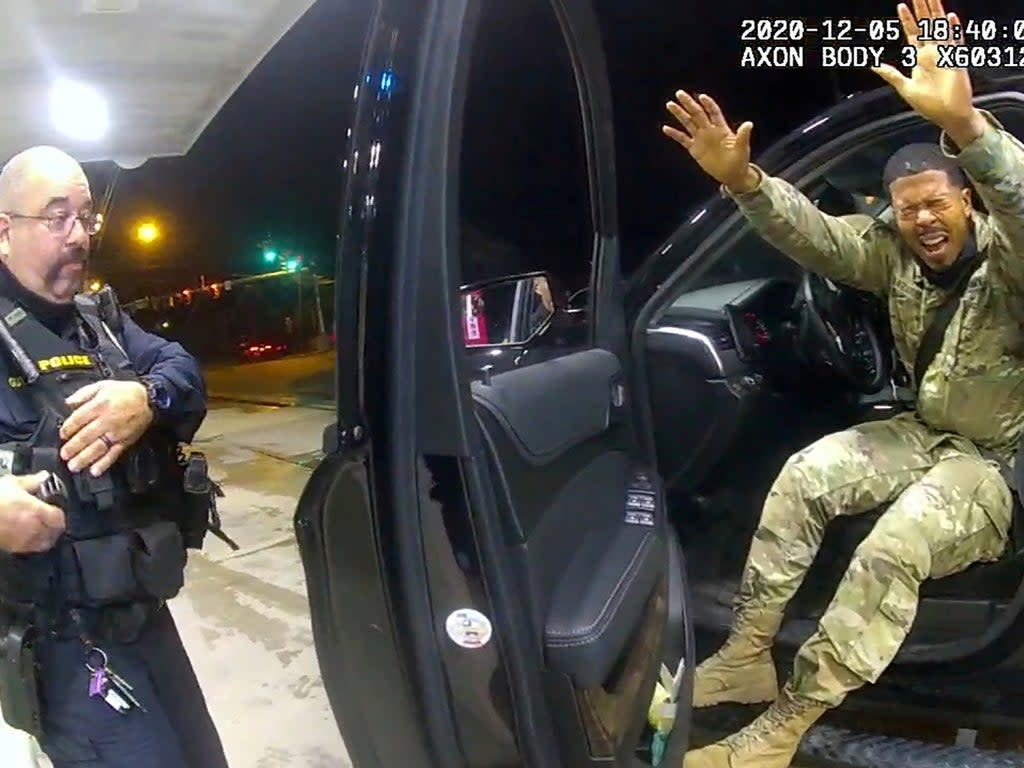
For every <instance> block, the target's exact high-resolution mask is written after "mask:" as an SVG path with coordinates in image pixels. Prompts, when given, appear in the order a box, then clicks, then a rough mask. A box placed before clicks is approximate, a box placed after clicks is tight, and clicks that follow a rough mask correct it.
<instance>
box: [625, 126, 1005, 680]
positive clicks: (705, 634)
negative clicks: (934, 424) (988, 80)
mask: <svg viewBox="0 0 1024 768" xmlns="http://www.w3.org/2000/svg"><path fill="white" fill-rule="evenodd" d="M1013 118H1014V115H1008V116H1004V117H1003V120H1004V124H1007V123H1011V124H1008V125H1007V127H1008V128H1009V129H1010V130H1013V129H1014V127H1015V126H1014V125H1013V124H1012V123H1013ZM1020 123H1021V116H1020V113H1017V115H1016V124H1017V127H1024V125H1020ZM936 139H937V136H936V135H934V132H931V131H924V132H921V131H917V132H914V133H909V132H901V133H896V134H891V135H888V136H886V137H884V138H880V139H879V138H876V139H873V140H872V141H871V143H870V144H868V145H867V146H864V147H860V148H857V150H856V151H855V152H854V153H853V154H852V155H849V156H847V157H846V158H845V159H841V160H840V161H838V162H837V163H833V164H832V165H831V167H827V168H825V169H824V170H823V172H820V173H819V174H818V175H817V178H813V179H810V180H807V181H806V183H802V184H799V185H798V186H800V187H801V189H802V190H803V191H804V192H805V194H808V196H809V197H811V198H812V199H813V200H814V201H815V202H816V203H817V204H818V206H819V208H820V209H821V210H823V211H824V212H826V213H829V214H832V215H853V216H871V217H875V218H880V219H882V220H885V219H886V218H887V215H888V201H887V200H886V193H885V190H883V189H882V188H881V181H880V180H881V171H882V167H883V165H884V163H885V160H886V159H887V158H888V156H889V155H890V154H891V153H892V152H893V151H895V149H897V148H898V147H899V146H902V145H903V144H905V143H909V142H911V141H935V140H936ZM975 197H976V196H975ZM865 220H866V219H865ZM725 229H726V230H727V231H723V232H721V233H720V236H719V237H718V242H717V244H716V245H715V246H714V250H713V252H712V254H711V255H710V257H709V258H708V259H707V261H706V263H702V264H701V265H700V268H699V270H697V271H696V274H694V275H693V276H692V277H691V278H688V279H685V281H684V282H683V283H682V284H681V285H680V286H679V288H678V289H677V290H676V291H675V292H674V296H673V298H671V300H670V301H669V302H667V303H666V304H665V305H664V306H662V307H661V308H660V309H659V310H658V311H657V312H656V314H655V316H654V322H653V323H652V324H651V325H650V326H649V327H648V331H647V342H646V349H644V350H643V364H644V367H645V373H646V377H647V380H648V385H649V392H650V397H651V408H652V412H653V427H654V431H655V440H656V447H657V455H658V461H659V465H660V466H659V469H660V470H661V474H662V476H663V477H664V479H665V483H666V488H667V495H668V504H669V510H670V516H671V518H672V520H673V522H674V523H675V525H676V527H677V530H678V532H679V538H680V541H681V542H682V543H683V547H684V550H685V551H686V553H687V555H688V558H687V562H688V565H689V568H690V580H691V589H692V592H693V595H694V601H695V614H696V618H695V621H696V625H697V627H698V629H699V630H702V631H701V632H699V634H698V640H701V639H703V640H704V642H705V643H709V644H713V645H717V644H718V643H719V642H720V641H721V639H722V638H723V637H724V633H725V632H726V630H727V628H728V625H729V623H730V621H731V618H732V603H733V597H734V594H735V591H736V588H737V586H738V582H739V578H740V574H741V571H742V569H743V565H744V562H745V558H746V554H747V549H748V547H749V543H750V540H751V537H752V535H753V533H754V530H755V528H756V526H757V522H758V519H759V515H760V509H761V504H762V501H763V499H764V498H765V496H766V494H767V492H768V490H769V487H770V485H771V483H772V482H773V481H774V479H775V477H776V476H777V474H778V472H779V471H780V469H781V468H782V466H783V464H784V462H785V461H786V459H787V458H788V457H789V456H790V455H791V454H792V453H794V452H795V451H797V450H799V449H801V448H803V447H805V446H807V445H808V444H810V443H811V442H812V441H814V440H815V439H817V438H819V437H822V436H824V435H825V434H828V433H830V432H832V431H836V430H839V429H843V428H846V427H848V426H851V425H853V424H855V423H858V422H862V421H867V420H871V419H878V418H886V417H888V416H890V415H893V414H894V413H895V412H898V411H900V410H904V409H907V408H912V407H913V397H912V394H911V393H910V391H909V390H908V389H907V388H906V384H907V382H908V377H907V376H906V372H905V370H904V369H903V367H902V365H901V364H900V363H899V361H898V360H897V359H896V357H895V355H894V354H893V352H892V345H891V338H890V337H889V331H888V326H887V320H886V315H885V310H884V308H883V307H882V305H881V302H880V301H878V300H876V299H874V298H873V297H867V296H865V295H863V294H861V293H860V292H858V291H855V290H853V289H850V288H847V287H838V288H837V289H836V290H838V292H839V293H840V294H841V297H840V298H839V300H840V301H842V302H845V303H846V306H847V308H848V309H849V311H850V312H851V313H852V314H859V315H860V316H861V318H862V320H863V322H864V324H865V325H871V326H873V327H874V328H875V329H876V335H877V338H878V339H879V340H880V343H881V346H882V351H883V353H884V354H883V355H882V356H881V358H880V359H878V360H876V361H875V362H876V363H877V364H879V365H881V366H883V368H882V369H880V370H871V369H872V365H873V361H872V354H871V349H870V344H869V343H868V341H869V340H868V338H867V334H863V333H861V334H854V336H853V337H852V341H853V344H852V345H851V346H852V347H853V349H851V350H850V352H851V357H853V358H856V359H857V362H858V364H859V365H861V366H862V370H863V372H864V373H866V374H867V375H865V376H860V377H856V380H852V379H851V376H850V375H849V373H848V372H843V371H841V370H840V369H839V368H838V367H837V366H836V365H834V364H833V361H831V360H830V358H829V355H827V354H825V353H823V350H822V334H821V333H816V332H815V329H814V324H813V323H812V322H808V316H809V315H811V316H813V314H814V312H813V311H812V310H814V307H813V306H811V305H813V304H814V303H815V302H816V301H818V299H817V298H815V297H816V296H820V294H814V295H813V296H811V297H809V295H808V293H807V292H806V286H808V285H810V286H812V287H813V286H816V285H817V286H820V285H821V284H822V283H823V282H827V281H822V280H821V279H820V278H817V277H816V276H813V275H807V274H804V273H803V271H802V270H801V269H800V268H799V267H796V266H795V265H794V264H793V263H792V262H790V260H789V259H787V258H786V257H785V256H783V255H782V254H781V253H778V252H777V251H775V249H774V248H772V246H770V245H769V244H767V243H766V242H764V241H762V240H760V239H759V238H758V236H757V234H756V233H755V232H753V230H752V229H751V228H750V227H749V225H747V224H746V223H745V222H742V220H741V223H739V224H730V225H727V226H726V227H725ZM880 372H882V373H884V375H882V376H878V375H876V374H878V373H880ZM868 379H872V380H873V381H871V382H867V380H868ZM681 393H685V396H681ZM882 512H884V508H883V509H878V510H876V511H875V512H873V513H869V514H867V515H863V516H858V517H844V518H840V519H838V520H836V521H834V522H833V523H831V524H830V526H829V528H828V530H827V533H826V537H825V540H824V542H823V545H822V548H821V551H820V553H819V556H818V558H817V559H816V561H815V564H814V566H813V567H812V569H811V571H810V573H809V574H808V577H807V579H806V580H805V582H804V584H803V586H802V587H801V589H800V591H799V592H798V594H797V595H796V597H795V598H794V600H793V602H792V603H791V605H790V606H789V609H788V613H787V622H786V623H785V624H784V626H783V629H782V631H781V633H780V635H779V641H780V645H781V646H782V647H787V646H788V647H789V648H790V649H791V650H792V649H795V648H796V647H798V646H799V644H800V643H802V642H803V641H804V640H805V639H806V638H807V637H809V636H810V634H811V633H812V632H813V630H814V628H815V626H816V622H817V619H818V618H819V617H820V616H821V614H822V612H823V610H824V609H825V607H826V606H827V605H828V603H829V601H830V600H831V597H832V595H833V593H834V591H835V588H836V587H837V585H838V583H839V580H840V578H841V577H842V575H843V573H844V571H845V569H846V567H847V565H848V563H849V560H850V557H851V556H852V554H853V551H854V549H855V548H856V546H857V544H858V543H859V542H860V541H861V540H862V539H863V538H864V536H866V535H867V533H868V531H869V530H870V528H871V526H872V524H873V523H874V521H875V520H877V518H878V517H879V515H881V514H882ZM1014 519H1015V522H1014V536H1013V539H1014V540H1013V541H1012V542H1011V544H1010V546H1009V547H1008V548H1007V551H1006V553H1005V555H1004V556H1003V558H1002V559H1001V560H999V561H998V562H995V563H990V564H977V565H974V566H972V567H970V568H969V569H967V570H966V571H963V572H961V573H959V574H955V575H952V576H949V577H946V578H943V579H939V580H933V581H929V582H926V583H925V584H924V585H923V587H922V600H921V605H920V609H919V612H918V616H917V620H916V622H915V624H914V627H913V630H912V632H911V635H910V637H909V638H908V641H907V643H906V644H905V645H904V648H903V650H902V651H901V653H900V655H899V656H898V657H897V663H900V662H911V663H913V662H924V661H927V662H944V661H953V660H955V659H960V658H963V657H965V656H968V655H970V654H972V653H974V652H977V651H978V650H979V649H980V648H983V647H984V646H985V645H986V644H987V643H988V642H989V641H991V639H992V638H993V637H995V636H998V635H999V634H1000V633H1001V632H1002V631H1003V630H1005V629H1006V626H1007V625H1008V623H1009V622H1012V621H1013V620H1014V619H1015V618H1016V616H1017V615H1018V614H1019V613H1020V605H1019V603H1020V594H1021V583H1022V579H1024V550H1022V546H1021V543H1020V533H1021V528H1022V525H1021V524H1020V519H1021V506H1020V502H1019V500H1016V509H1015V514H1014ZM713 649H714V648H713V647H707V648H701V655H702V656H703V655H705V654H706V653H708V652H710V651H711V650H713Z"/></svg>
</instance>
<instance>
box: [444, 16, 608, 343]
mask: <svg viewBox="0 0 1024 768" xmlns="http://www.w3.org/2000/svg"><path fill="white" fill-rule="evenodd" d="M583 125H584V124H583V117H582V113H581V108H580V93H579V89H578V86H577V81H576V75H575V72H574V70H573V66H572V61H571V59H570V55H569V50H568V47H567V45H566V42H565V39H564V37H563V35H562V32H561V28H560V27H559V24H558V20H557V17H556V16H555V13H554V11H553V10H552V6H551V4H550V3H549V2H547V0H524V1H522V2H516V3H483V4H481V13H480V18H479V20H478V26H477V32H476V35H475V39H474V43H473V48H472V51H471V54H470V59H469V72H468V82H467V91H466V96H465V102H464V105H463V109H462V131H461V145H460V147H459V169H460V170H459V205H458V210H459V221H458V226H459V246H460V263H461V269H462V282H461V284H462V285H463V286H470V287H472V286H473V285H475V284H477V283H479V282H481V281H493V280H495V279H498V278H503V277H511V276H515V275H524V274H527V273H538V272H544V273H547V274H548V275H549V276H550V282H549V283H546V284H545V285H544V286H543V287H541V283H539V282H538V281H537V280H536V279H535V278H534V277H530V278H529V279H524V280H523V281H520V282H518V283H513V282H509V283H505V284H501V285H494V284H491V285H488V286H485V287H483V288H481V289H473V290H465V291H463V293H462V296H461V302H462V307H461V311H462V312H463V323H464V330H465V332H466V343H467V346H469V347H477V346H487V345H493V344H501V343H515V342H517V341H522V340H523V337H524V336H528V335H531V333H532V332H533V331H536V330H538V329H539V328H540V327H541V326H542V325H543V324H544V323H543V320H544V319H545V312H544V306H543V304H544V301H546V300H547V295H548V293H550V297H551V298H552V299H553V300H554V303H555V305H558V306H564V305H565V304H566V302H567V300H568V298H569V297H570V296H571V295H573V294H576V293H578V292H579V291H580V290H581V289H583V288H585V287H586V286H587V285H589V282H590V277H591V251H592V247H593V245H592V244H593V232H594V229H593V224H592V215H591V209H590V190H589V178H588V172H587V156H586V146H585V142H584V129H583ZM542 299H543V301H542ZM572 317H573V319H574V321H576V322H575V325H574V333H575V336H576V338H575V342H574V343H573V344H565V343H564V342H565V338H564V337H559V336H558V334H557V333H555V334H550V333H548V332H545V333H542V334H541V335H540V336H535V337H534V340H533V341H531V347H545V346H547V347H551V348H552V350H553V351H552V352H551V354H561V353H565V352H568V351H575V350H577V349H578V348H579V344H580V343H581V342H580V339H581V338H586V337H587V336H588V334H587V333H585V331H584V330H582V329H581V327H580V322H583V323H584V324H585V317H581V315H580V314H579V313H575V314H573V315H572ZM559 319H560V320H561V319H565V317H561V318H559ZM555 330H558V328H556V329H555ZM556 337H558V338H556ZM547 356H548V357H550V355H547ZM541 357H543V356H542V355H537V354H534V355H532V357H531V359H533V360H539V359H541Z"/></svg>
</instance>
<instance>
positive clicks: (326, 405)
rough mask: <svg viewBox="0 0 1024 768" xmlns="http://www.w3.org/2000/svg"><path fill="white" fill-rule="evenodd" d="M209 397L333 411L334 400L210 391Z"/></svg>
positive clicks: (246, 402) (226, 401)
mask: <svg viewBox="0 0 1024 768" xmlns="http://www.w3.org/2000/svg"><path fill="white" fill-rule="evenodd" d="M311 397H312V396H311ZM207 398H209V400H211V401H219V402H225V403H244V404H246V405H268V406H275V407H278V408H293V407H299V408H316V409H318V410H322V411H333V410H334V409H335V405H334V402H333V401H332V400H328V399H325V398H316V399H309V400H307V399H305V398H304V397H303V396H301V395H300V396H295V395H246V394H225V393H217V392H208V393H207Z"/></svg>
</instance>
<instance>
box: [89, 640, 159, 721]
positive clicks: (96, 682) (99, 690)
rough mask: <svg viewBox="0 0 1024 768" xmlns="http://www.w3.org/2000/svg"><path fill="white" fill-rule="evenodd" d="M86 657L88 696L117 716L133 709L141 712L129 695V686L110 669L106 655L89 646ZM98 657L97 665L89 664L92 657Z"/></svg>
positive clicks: (137, 702)
mask: <svg viewBox="0 0 1024 768" xmlns="http://www.w3.org/2000/svg"><path fill="white" fill-rule="evenodd" d="M88 651H89V652H88V654H87V656H86V662H85V668H86V669H87V670H89V696H90V698H93V697H95V698H101V699H103V701H104V702H106V704H107V706H109V707H110V708H111V709H113V710H114V711H115V712H117V713H119V714H122V715H123V714H126V713H127V712H129V711H130V710H132V709H133V708H135V707H138V708H139V709H141V710H142V711H145V708H144V707H143V706H142V704H141V703H140V702H139V700H138V699H136V698H135V697H134V696H133V695H132V694H131V686H130V685H128V683H127V681H126V680H124V679H123V678H122V677H121V676H120V675H118V674H117V673H116V672H114V670H112V669H110V666H109V661H108V659H107V654H106V653H105V652H104V651H103V649H102V648H97V647H95V646H91V647H89V649H88ZM94 655H95V656H97V657H98V663H97V664H95V665H94V664H91V663H90V661H89V660H90V659H91V658H93V656H94Z"/></svg>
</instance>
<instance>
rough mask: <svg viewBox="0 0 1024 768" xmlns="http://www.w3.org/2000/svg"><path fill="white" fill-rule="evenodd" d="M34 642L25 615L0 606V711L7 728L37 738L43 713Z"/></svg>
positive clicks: (39, 735) (39, 733)
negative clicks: (0, 710) (1, 710)
mask: <svg viewBox="0 0 1024 768" xmlns="http://www.w3.org/2000/svg"><path fill="white" fill-rule="evenodd" d="M35 639H36V632H35V627H34V626H33V623H32V620H31V618H30V617H29V616H28V615H27V614H22V613H21V612H19V611H18V610H17V609H14V608H11V607H9V606H3V607H0V708H2V709H3V717H4V720H5V721H6V722H7V724H8V725H9V726H10V727H11V728H14V729H16V730H19V731H25V732H26V733H29V734H31V735H32V736H35V737H36V738H37V739H41V738H42V737H43V713H42V708H41V706H40V698H39V675H38V670H37V667H36V647H35Z"/></svg>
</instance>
